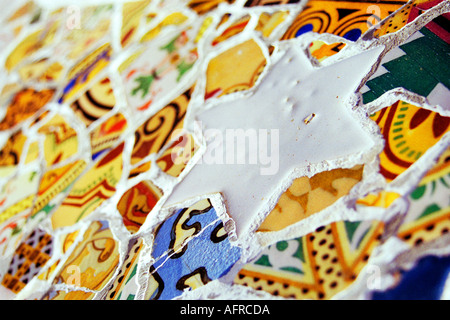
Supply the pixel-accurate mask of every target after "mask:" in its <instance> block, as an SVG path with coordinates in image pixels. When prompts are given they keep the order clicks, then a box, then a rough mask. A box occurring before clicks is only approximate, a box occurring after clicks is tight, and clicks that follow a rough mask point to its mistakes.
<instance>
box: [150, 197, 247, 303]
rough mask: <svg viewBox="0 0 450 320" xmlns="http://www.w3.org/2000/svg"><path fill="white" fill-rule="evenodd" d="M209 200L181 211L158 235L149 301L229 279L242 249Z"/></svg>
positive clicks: (156, 233)
mask: <svg viewBox="0 0 450 320" xmlns="http://www.w3.org/2000/svg"><path fill="white" fill-rule="evenodd" d="M230 232H233V233H234V230H229V229H228V230H227V229H225V226H224V221H222V220H221V219H220V218H219V216H218V214H217V212H216V208H214V207H213V205H212V203H211V201H210V200H209V199H204V200H200V201H198V202H196V203H194V204H193V205H191V206H189V207H188V208H184V209H180V210H177V211H176V212H175V213H174V214H173V215H172V216H171V217H169V218H168V219H166V220H165V221H164V222H163V223H162V224H161V225H159V226H158V228H157V230H156V232H155V240H154V244H153V250H152V256H153V258H154V259H155V262H154V263H153V264H152V265H151V266H150V270H149V272H150V278H149V282H148V284H147V290H146V294H145V298H146V299H152V300H159V299H162V300H166V299H172V298H175V297H177V296H180V295H181V294H182V293H183V292H184V291H186V290H195V289H197V288H198V287H201V286H203V285H206V284H207V283H209V282H210V281H212V280H215V279H219V278H221V277H222V276H224V275H226V274H227V273H228V272H229V271H230V269H231V268H232V267H233V266H234V264H235V263H236V262H237V261H238V260H239V258H240V257H241V249H240V248H239V247H237V246H236V245H235V243H232V242H231V241H230V239H229V233H230Z"/></svg>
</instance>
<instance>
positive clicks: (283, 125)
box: [167, 42, 382, 233]
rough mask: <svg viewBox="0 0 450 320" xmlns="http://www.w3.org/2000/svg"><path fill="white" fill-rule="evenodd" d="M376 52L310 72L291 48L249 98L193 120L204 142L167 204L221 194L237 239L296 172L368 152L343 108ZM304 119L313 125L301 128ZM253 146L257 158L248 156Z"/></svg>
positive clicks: (363, 134)
mask: <svg viewBox="0 0 450 320" xmlns="http://www.w3.org/2000/svg"><path fill="white" fill-rule="evenodd" d="M381 50H382V49H381V48H376V49H373V50H370V51H367V52H364V53H362V54H359V55H356V56H353V57H351V58H348V59H346V60H343V61H341V62H339V63H336V64H334V65H332V66H329V67H323V68H314V67H313V66H312V65H311V62H310V61H309V60H308V59H307V57H306V56H305V54H304V53H303V52H302V51H301V50H300V48H298V47H297V44H296V43H295V42H292V44H291V45H290V46H289V48H288V50H287V51H286V52H285V54H284V55H283V56H282V57H281V58H280V60H279V61H278V62H276V63H274V64H273V65H272V66H271V68H270V70H269V71H268V73H267V74H266V76H265V77H264V79H263V80H262V82H261V83H260V85H259V87H257V88H256V90H255V91H254V92H253V93H252V95H251V96H249V97H247V98H243V99H239V100H235V101H231V102H224V103H219V104H217V105H215V106H213V107H212V108H211V109H209V110H207V111H205V112H203V113H200V114H199V115H198V116H197V119H196V120H197V121H198V122H199V123H200V124H201V125H202V126H203V131H204V132H205V134H206V135H208V133H209V134H210V137H209V139H210V141H208V142H207V148H206V151H205V154H204V155H203V157H202V159H201V160H200V163H198V164H197V165H196V166H195V167H194V168H193V169H192V170H191V171H190V172H189V173H188V174H187V176H186V177H185V179H184V180H183V181H182V182H181V183H180V184H179V185H178V186H176V188H175V189H174V192H173V194H172V195H171V196H170V197H169V199H168V201H167V204H174V203H177V202H181V201H183V200H185V199H188V198H190V197H196V196H199V195H202V194H208V193H213V192H220V193H222V194H223V196H224V198H225V200H226V203H227V210H228V212H229V214H230V215H231V217H232V218H233V219H234V220H235V221H236V224H237V229H238V233H239V232H241V231H243V230H246V229H247V228H248V227H250V225H251V223H252V222H253V220H254V219H256V217H257V216H258V215H261V214H265V213H267V212H268V211H269V210H271V209H272V208H271V207H270V205H271V201H274V199H275V198H277V197H278V196H279V194H277V193H279V192H280V191H281V190H282V189H283V188H286V187H287V186H286V184H288V183H290V182H291V179H292V177H293V172H294V171H295V169H299V168H302V167H306V166H308V165H310V164H314V163H317V164H318V163H321V162H323V161H335V160H337V159H342V158H344V157H349V156H351V155H361V154H362V153H368V152H370V150H371V149H372V148H373V147H374V144H375V143H374V140H373V139H372V137H371V136H370V134H369V133H368V132H367V131H365V130H364V129H363V128H362V127H361V125H360V124H359V123H358V121H357V120H356V119H355V118H354V117H353V116H352V115H351V114H350V112H349V110H350V108H351V107H352V106H349V105H347V104H346V103H347V102H348V99H349V98H350V97H351V95H352V94H353V93H354V92H355V90H356V89H357V87H358V86H359V84H360V82H361V81H362V79H363V78H364V77H365V76H366V74H367V73H368V72H369V71H370V70H371V68H372V66H373V64H374V63H375V62H376V61H377V58H378V55H379V54H380V52H381ZM324 82H326V85H324ZM311 113H314V114H315V117H314V119H313V120H312V121H311V123H309V124H307V125H305V123H304V122H303V119H305V118H306V117H308V116H309V115H310V114H311ZM208 130H209V131H208ZM207 138H208V137H207ZM242 138H243V139H244V140H243V141H242V140H241V141H240V142H239V139H242ZM234 139H237V141H238V142H237V143H236V142H235V141H234ZM245 139H255V140H250V142H248V141H246V140H245ZM255 142H256V143H255ZM246 143H249V145H246ZM257 143H259V148H260V149H259V150H250V149H249V146H253V147H254V146H255V145H257ZM230 146H231V147H230ZM234 148H236V150H234ZM238 152H241V153H240V154H239V153H238ZM252 152H253V154H252ZM238 161H241V162H240V163H239V162H238Z"/></svg>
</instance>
